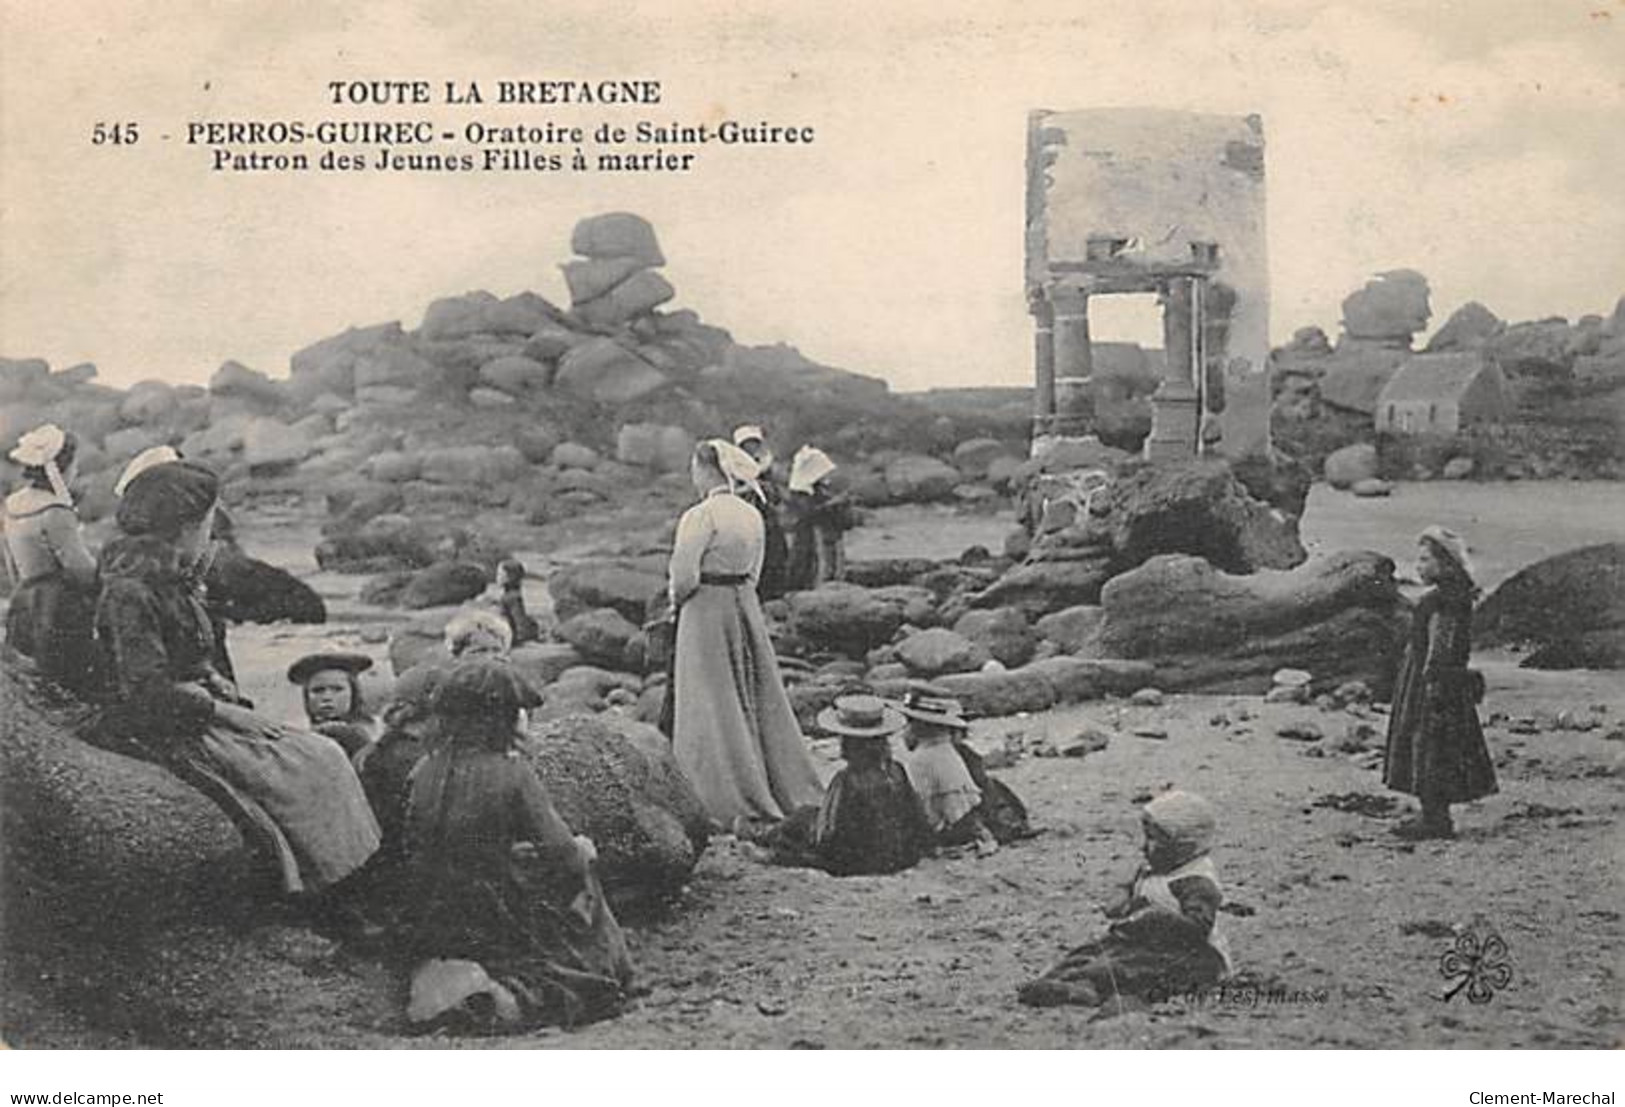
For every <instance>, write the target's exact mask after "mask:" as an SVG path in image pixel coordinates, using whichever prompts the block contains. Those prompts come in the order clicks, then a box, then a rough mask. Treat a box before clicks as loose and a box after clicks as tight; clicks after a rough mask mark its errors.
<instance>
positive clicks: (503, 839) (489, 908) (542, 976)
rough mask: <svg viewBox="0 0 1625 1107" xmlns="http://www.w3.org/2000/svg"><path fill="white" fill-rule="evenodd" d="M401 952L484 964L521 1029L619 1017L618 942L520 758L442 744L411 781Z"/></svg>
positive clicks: (624, 961)
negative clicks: (516, 1009)
mask: <svg viewBox="0 0 1625 1107" xmlns="http://www.w3.org/2000/svg"><path fill="white" fill-rule="evenodd" d="M406 838H407V851H408V856H407V874H406V879H407V881H408V885H409V887H410V889H411V901H410V907H409V910H408V913H407V918H408V922H407V927H408V931H407V934H406V936H405V943H406V948H407V951H408V952H409V953H410V954H411V956H413V957H414V958H416V959H417V960H419V961H423V960H431V959H440V960H465V961H474V962H477V963H479V964H480V965H481V966H482V967H483V968H484V969H485V971H486V973H487V974H489V976H490V977H491V978H492V979H493V980H495V981H496V982H497V983H499V984H501V985H502V986H503V987H505V988H507V989H508V990H509V991H510V992H512V993H513V995H514V997H515V998H516V999H517V1000H518V1001H519V1005H520V1009H521V1012H522V1014H523V1017H524V1021H525V1022H526V1023H527V1024H528V1025H532V1026H540V1025H550V1024H556V1025H562V1026H577V1025H581V1024H583V1023H588V1022H592V1021H595V1020H598V1019H603V1018H609V1017H612V1016H614V1015H617V1014H619V1013H620V1011H621V1009H622V1007H623V1006H624V1004H625V1002H626V998H627V995H626V989H627V987H628V986H629V985H630V984H631V980H632V968H631V962H630V960H629V958H628V956H627V952H626V943H625V939H624V938H623V937H622V935H621V930H620V927H619V925H618V924H617V923H616V921H615V916H614V915H613V914H612V913H611V912H610V909H609V905H608V903H606V902H605V900H604V894H603V889H602V888H601V887H600V886H599V883H598V878H597V877H596V876H595V875H594V874H593V873H592V872H591V871H590V869H586V870H585V871H584V867H583V866H581V865H580V863H579V860H578V857H577V853H576V846H575V843H574V841H573V839H572V836H571V834H570V828H569V827H568V826H566V825H565V823H564V820H563V819H561V818H560V817H559V815H558V812H557V811H555V810H554V808H553V805H552V803H551V802H550V801H549V800H548V798H547V793H546V791H545V790H544V789H543V787H542V783H541V781H540V780H538V779H537V777H536V774H535V773H534V772H533V771H532V770H531V768H530V767H529V766H528V765H526V764H525V763H524V762H523V761H521V760H520V759H519V757H518V755H517V754H515V753H499V752H495V751H493V750H489V749H485V748H482V747H471V746H468V745H464V744H452V745H444V746H441V747H440V748H439V749H437V750H436V751H435V752H434V753H431V754H430V755H429V756H428V757H427V758H425V759H424V760H423V761H422V762H421V763H420V764H419V765H418V767H417V769H416V771H415V772H413V774H412V779H411V784H410V793H409V798H408V800H407V808H406Z"/></svg>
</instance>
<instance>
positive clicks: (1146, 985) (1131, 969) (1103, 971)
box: [1018, 859, 1230, 1007]
mask: <svg viewBox="0 0 1625 1107" xmlns="http://www.w3.org/2000/svg"><path fill="white" fill-rule="evenodd" d="M1212 873H1213V870H1212V865H1211V862H1207V861H1205V859H1204V860H1202V861H1198V862H1196V863H1194V864H1191V865H1188V866H1185V867H1183V868H1181V869H1179V870H1176V871H1175V872H1174V873H1172V874H1157V873H1152V872H1150V871H1149V870H1147V869H1141V871H1140V872H1139V873H1138V874H1137V875H1136V876H1135V879H1134V881H1133V882H1132V884H1131V885H1130V887H1129V888H1128V889H1127V892H1128V894H1127V896H1126V897H1125V898H1124V899H1123V901H1122V902H1121V903H1120V904H1119V905H1118V906H1117V907H1116V908H1115V909H1113V910H1110V911H1109V912H1108V913H1109V914H1110V915H1111V916H1112V917H1114V918H1115V920H1116V921H1114V922H1113V923H1112V925H1111V928H1110V929H1109V930H1108V931H1107V933H1106V935H1105V936H1104V937H1102V938H1099V939H1096V940H1095V941H1092V942H1086V943H1085V944H1083V945H1081V946H1078V947H1077V948H1075V949H1073V950H1071V951H1070V952H1069V953H1067V955H1066V956H1065V957H1063V958H1061V960H1060V961H1058V962H1056V963H1055V964H1054V965H1052V966H1051V967H1050V968H1049V969H1048V970H1047V971H1046V972H1045V973H1044V975H1043V976H1041V977H1039V978H1038V979H1037V980H1034V981H1032V982H1030V983H1028V984H1025V985H1023V986H1022V987H1021V989H1020V990H1019V992H1018V995H1019V997H1020V999H1021V1001H1022V1002H1023V1003H1025V1004H1028V1005H1029V1006H1034V1007H1051V1006H1060V1005H1064V1004H1072V1003H1078V1004H1084V1005H1092V1004H1095V1003H1099V1002H1103V1001H1105V1000H1109V999H1111V998H1113V997H1115V996H1130V997H1134V998H1137V999H1142V1000H1148V1001H1150V1002H1153V1003H1155V1002H1159V1001H1162V1000H1166V999H1168V998H1170V997H1172V996H1176V995H1181V994H1185V993H1189V992H1192V991H1197V990H1200V989H1202V988H1205V987H1208V986H1210V985H1213V984H1216V983H1218V982H1219V981H1220V980H1223V979H1224V978H1225V977H1226V976H1227V975H1229V971H1230V966H1229V955H1228V952H1227V949H1228V947H1227V946H1226V945H1225V943H1224V940H1223V939H1222V938H1221V937H1219V936H1218V935H1217V932H1216V929H1215V928H1216V926H1217V922H1218V911H1219V907H1220V906H1221V904H1222V903H1223V902H1224V892H1223V889H1222V888H1221V887H1220V886H1219V883H1218V880H1217V877H1216V876H1214V875H1212ZM1147 908H1151V909H1152V910H1151V911H1149V912H1148V911H1147V910H1146V909H1147Z"/></svg>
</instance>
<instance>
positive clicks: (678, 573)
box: [670, 487, 764, 604]
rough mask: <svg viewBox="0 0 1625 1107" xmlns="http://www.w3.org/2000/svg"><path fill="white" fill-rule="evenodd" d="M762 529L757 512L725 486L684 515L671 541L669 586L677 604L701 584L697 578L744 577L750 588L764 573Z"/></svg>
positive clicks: (714, 490)
mask: <svg viewBox="0 0 1625 1107" xmlns="http://www.w3.org/2000/svg"><path fill="white" fill-rule="evenodd" d="M763 544H764V528H763V525H762V515H761V512H759V511H757V510H756V508H754V507H752V506H751V505H750V504H748V503H746V502H745V501H744V500H742V499H740V498H739V497H738V496H735V495H733V494H732V493H731V492H729V491H728V489H726V488H724V487H717V488H713V489H712V490H711V491H710V492H708V493H706V496H705V499H703V500H701V501H700V502H699V503H697V504H695V505H694V506H693V507H691V508H689V509H688V510H687V511H685V512H683V517H682V518H681V519H679V520H678V521H677V537H676V539H675V540H674V541H673V543H672V551H671V569H670V578H671V580H670V588H671V598H672V603H673V604H681V603H682V602H683V601H684V600H686V599H688V597H689V596H691V595H693V594H694V591H695V590H696V589H697V588H699V586H700V574H702V573H719V574H724V575H728V576H733V575H737V574H740V573H743V574H745V575H746V576H748V577H749V578H750V582H751V583H752V584H754V583H756V580H757V579H758V578H759V577H760V576H761V575H762V548H763Z"/></svg>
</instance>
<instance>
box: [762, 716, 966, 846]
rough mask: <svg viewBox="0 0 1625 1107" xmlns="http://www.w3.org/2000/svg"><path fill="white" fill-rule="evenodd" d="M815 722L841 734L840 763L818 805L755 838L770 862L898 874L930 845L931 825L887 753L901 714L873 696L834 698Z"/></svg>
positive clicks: (802, 809)
mask: <svg viewBox="0 0 1625 1107" xmlns="http://www.w3.org/2000/svg"><path fill="white" fill-rule="evenodd" d="M818 727H819V729H820V730H822V731H823V732H824V733H826V734H832V735H836V736H838V737H839V738H840V739H841V760H842V761H843V762H845V765H844V767H843V768H842V769H841V770H840V771H839V772H837V773H836V774H835V776H834V777H833V778H832V779H831V780H830V782H829V787H828V788H827V789H826V790H825V792H824V802H823V803H822V804H820V805H814V804H808V805H806V806H803V807H799V808H797V809H796V810H795V811H794V812H793V813H792V814H791V815H790V817H789V818H787V819H785V820H784V821H783V822H782V823H779V824H777V825H776V826H774V827H773V828H772V829H771V830H769V831H767V832H766V833H765V834H762V835H761V836H760V837H759V838H757V839H756V841H757V843H758V844H759V845H762V846H764V847H766V848H767V850H768V851H769V855H770V857H771V859H772V861H773V863H774V864H776V865H789V866H793V867H805V868H816V869H823V870H824V871H825V872H828V873H830V874H831V875H834V876H869V875H877V874H882V873H896V872H902V871H903V870H904V869H911V868H913V867H914V866H915V865H916V864H918V863H919V861H920V859H921V858H922V857H928V856H930V854H931V853H932V852H933V850H934V847H935V840H934V836H933V834H932V832H931V824H930V823H929V822H928V821H927V820H926V815H925V809H924V807H923V806H921V804H920V797H919V796H917V795H916V794H915V792H914V789H913V787H912V786H911V785H910V784H909V782H908V774H906V773H905V772H903V768H902V766H901V765H899V764H898V763H897V762H896V761H894V760H892V756H891V736H892V735H893V734H895V733H897V732H898V731H899V730H901V729H902V728H903V717H902V715H900V714H898V713H897V711H895V710H893V709H892V708H891V707H889V706H888V705H887V704H886V702H885V701H884V700H882V699H880V698H879V697H878V696H872V695H848V696H838V697H836V700H835V703H834V705H833V706H831V707H827V708H825V709H824V710H823V711H820V712H819V713H818Z"/></svg>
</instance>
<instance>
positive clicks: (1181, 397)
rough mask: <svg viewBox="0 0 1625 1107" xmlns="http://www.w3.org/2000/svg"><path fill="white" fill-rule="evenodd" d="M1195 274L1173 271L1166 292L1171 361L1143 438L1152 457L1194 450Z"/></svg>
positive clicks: (1165, 330)
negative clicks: (1174, 273)
mask: <svg viewBox="0 0 1625 1107" xmlns="http://www.w3.org/2000/svg"><path fill="white" fill-rule="evenodd" d="M1198 280H1199V278H1196V277H1173V278H1171V279H1170V280H1169V281H1168V285H1167V289H1166V291H1165V293H1164V295H1163V306H1162V345H1163V353H1164V354H1165V355H1166V357H1167V362H1168V367H1167V371H1166V372H1165V373H1164V374H1163V379H1162V384H1161V385H1159V386H1158V387H1157V391H1156V392H1155V393H1153V394H1152V396H1151V433H1150V435H1149V436H1147V438H1146V440H1145V456H1146V459H1147V460H1148V461H1183V460H1185V459H1187V458H1192V457H1195V456H1196V452H1197V437H1198V425H1199V423H1200V420H1201V411H1200V410H1199V409H1200V406H1201V397H1200V396H1199V395H1198V394H1197V391H1196V386H1195V383H1194V382H1195V380H1196V376H1195V374H1196V367H1197V366H1198V365H1199V364H1200V363H1201V359H1202V353H1201V350H1200V349H1199V348H1198V347H1199V345H1200V343H1199V342H1198V341H1197V336H1198V335H1199V334H1200V333H1201V332H1200V331H1199V330H1198V329H1197V319H1196V316H1197V313H1198V311H1199V310H1200V308H1199V304H1198V300H1199V297H1200V292H1199V290H1198V288H1197V281H1198Z"/></svg>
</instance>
